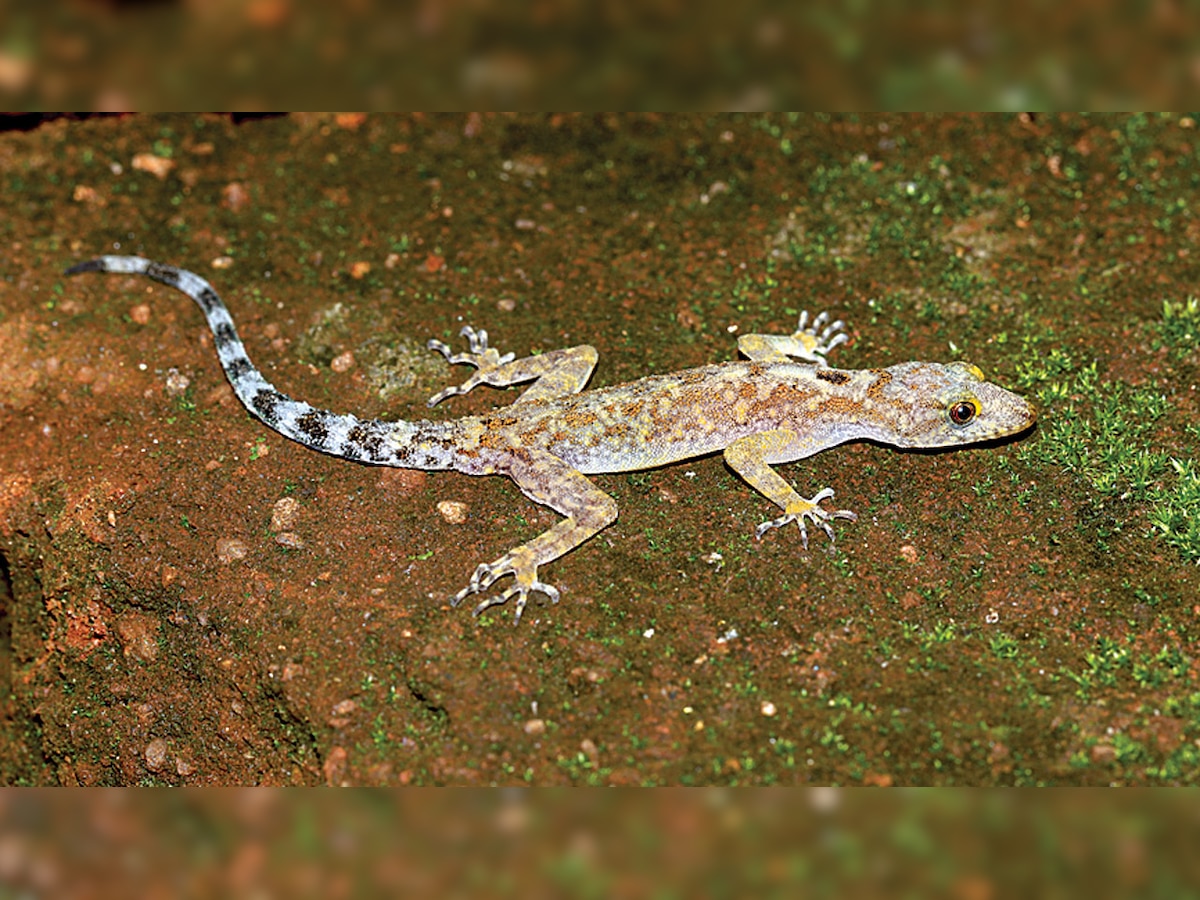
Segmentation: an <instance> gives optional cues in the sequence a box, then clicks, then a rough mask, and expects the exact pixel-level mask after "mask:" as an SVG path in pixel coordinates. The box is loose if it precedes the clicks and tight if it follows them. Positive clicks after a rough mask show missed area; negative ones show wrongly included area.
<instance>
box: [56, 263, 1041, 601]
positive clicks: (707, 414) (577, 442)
mask: <svg viewBox="0 0 1200 900" xmlns="http://www.w3.org/2000/svg"><path fill="white" fill-rule="evenodd" d="M81 272H113V273H123V274H137V275H145V276H147V277H149V278H151V279H153V280H155V281H158V282H161V283H162V284H165V285H168V286H170V287H173V288H176V289H178V290H180V291H182V292H183V293H184V294H186V295H187V296H189V297H191V298H192V300H194V301H195V302H196V304H197V305H198V306H199V307H200V309H201V311H202V312H203V313H204V317H205V319H206V320H207V322H208V327H209V328H210V329H211V330H212V335H213V341H214V345H215V348H216V351H217V357H218V359H219V360H220V363H221V367H222V368H223V369H224V372H225V375H226V377H227V378H228V379H229V383H230V385H231V386H232V387H233V392H234V394H236V395H237V398H238V399H239V400H240V401H241V402H242V404H243V405H244V406H245V407H246V409H247V410H248V411H249V413H250V414H251V415H253V416H254V417H255V418H257V419H259V420H260V421H262V422H263V423H264V424H265V425H267V426H268V427H270V428H272V429H274V430H275V431H276V432H278V433H279V434H281V435H283V436H284V437H286V438H288V439H290V440H293V441H296V442H297V443H299V444H302V445H303V446H305V447H309V448H311V449H313V450H318V451H321V452H323V453H327V454H331V455H333V456H336V457H340V458H343V459H348V460H353V461H355V462H360V463H365V464H368V465H376V466H396V467H399V468H406V469H422V470H426V471H444V470H453V471H457V472H462V473H465V474H468V475H506V476H508V477H509V478H511V479H512V480H513V482H514V483H515V484H516V485H517V487H518V488H519V489H520V490H521V492H522V493H523V494H524V495H525V496H526V497H528V498H529V499H530V500H532V501H533V502H534V503H538V504H541V505H543V506H547V507H549V508H550V509H552V510H554V511H555V512H557V513H559V514H560V515H561V516H563V518H562V519H561V520H560V521H558V522H557V523H556V524H554V525H553V526H552V527H551V528H549V529H548V530H546V531H545V532H543V533H542V534H539V535H538V536H536V537H535V538H533V539H532V540H530V541H528V542H526V543H523V544H520V545H519V546H517V547H514V548H513V549H511V550H509V551H508V552H507V553H504V554H503V555H501V556H500V557H499V558H497V559H495V560H493V561H492V562H488V563H483V564H481V565H480V566H479V567H478V568H477V569H476V570H475V572H474V574H472V576H471V578H470V581H469V582H468V583H467V586H466V587H465V588H463V589H462V590H461V591H459V592H458V593H457V594H456V595H455V596H454V597H453V599H452V600H451V606H453V607H457V606H458V605H459V604H460V603H462V601H463V600H465V599H466V598H467V597H470V596H471V595H473V594H480V593H483V594H485V595H486V594H487V593H488V592H489V590H490V589H491V587H492V585H494V584H495V583H496V582H498V581H499V580H500V579H502V578H505V577H506V576H509V575H511V576H512V577H513V583H512V584H511V585H509V586H508V587H506V588H505V589H504V590H502V591H499V592H498V593H495V594H493V595H491V596H485V597H484V598H483V599H482V600H480V601H479V602H478V603H477V604H476V606H475V608H474V614H475V615H476V616H478V615H479V614H481V613H482V612H483V611H484V610H486V609H489V608H491V607H493V606H498V605H501V604H504V603H507V602H508V601H509V600H511V599H512V598H513V597H516V598H517V599H516V603H515V606H514V613H513V623H514V624H516V623H518V622H520V620H521V614H522V613H523V612H524V610H525V607H526V604H527V603H528V601H529V598H530V595H531V594H534V593H540V594H544V595H545V596H546V597H548V598H549V599H550V600H551V601H552V602H554V603H557V602H558V600H559V590H558V588H557V587H555V586H554V585H552V584H549V583H547V582H545V581H542V580H541V576H540V574H539V570H540V569H541V568H542V567H544V566H546V565H547V564H548V563H551V562H553V561H554V560H556V559H558V558H559V557H561V556H563V555H564V554H566V553H569V552H570V551H571V550H573V549H575V548H576V547H578V546H579V545H580V544H582V543H583V542H584V541H586V540H588V539H589V538H591V537H593V536H594V535H596V534H597V533H599V532H600V531H602V530H603V529H605V528H607V527H608V526H609V525H611V524H612V523H613V522H614V521H615V520H616V518H617V504H616V501H615V500H613V498H612V497H610V496H609V495H608V494H607V493H605V492H604V491H603V490H601V489H600V488H598V487H597V486H596V485H595V484H594V483H593V482H592V481H591V480H590V479H589V478H588V476H589V475H597V474H602V473H616V472H631V471H637V470H642V469H650V468H656V467H659V466H664V465H668V464H670V463H675V462H679V461H681V460H686V459H691V458H693V457H698V456H705V455H708V454H713V453H718V452H720V453H722V454H723V455H724V458H725V462H726V463H728V464H729V467H730V468H732V469H733V470H734V471H735V472H737V474H738V475H740V476H741V477H742V478H743V479H744V480H745V481H746V482H747V483H749V484H750V485H751V487H753V488H755V489H756V490H757V491H758V492H759V493H760V494H762V495H763V496H764V497H766V498H767V499H768V500H770V501H771V502H772V503H774V504H775V505H776V506H778V507H779V508H780V509H781V510H782V515H780V516H778V517H777V518H774V519H770V520H768V521H765V522H763V523H762V524H760V525H759V526H758V527H757V528H756V529H755V532H754V533H755V537H756V538H761V537H762V536H763V535H764V534H765V533H766V532H768V531H769V530H771V529H773V528H781V527H783V526H784V525H787V524H790V523H795V524H796V525H797V526H799V531H800V541H801V544H802V546H803V547H804V549H805V550H807V549H808V529H807V527H806V525H805V522H806V520H807V521H808V522H810V523H812V524H813V525H814V526H816V527H820V528H821V529H822V530H823V531H824V532H825V533H826V534H827V535H828V537H829V539H830V541H831V542H832V541H833V539H834V531H833V528H832V526H831V520H834V519H846V520H849V521H853V520H855V519H857V516H856V515H855V514H854V513H853V512H852V511H850V510H847V509H837V510H833V509H826V508H825V507H824V506H822V504H823V503H824V502H825V501H827V500H832V499H833V497H834V492H833V489H832V488H829V487H825V488H822V489H821V490H819V491H817V492H816V493H815V494H814V495H813V496H811V497H803V496H801V495H800V494H799V493H797V492H796V490H795V489H794V488H793V487H792V486H791V485H790V484H789V483H788V482H787V481H786V480H784V479H783V478H782V477H781V476H780V475H779V474H778V473H777V472H776V471H775V470H774V469H772V468H771V467H772V466H773V465H777V464H780V463H788V462H794V461H796V460H800V459H804V458H806V457H809V456H812V455H813V454H816V453H819V452H821V451H822V450H828V449H829V448H831V447H834V446H836V445H838V444H842V443H845V442H847V441H855V440H871V441H877V442H880V443H883V444H888V445H892V446H895V447H900V448H915V447H919V448H937V447H957V446H962V445H965V444H974V443H978V442H980V441H988V440H993V439H997V438H1003V437H1008V436H1011V435H1015V434H1018V433H1020V432H1023V431H1025V430H1026V429H1028V428H1030V427H1031V426H1032V425H1033V424H1034V422H1035V420H1036V418H1037V414H1036V411H1035V410H1034V407H1033V406H1032V405H1030V403H1029V402H1028V401H1026V400H1025V399H1024V398H1022V397H1020V396H1018V395H1017V394H1014V393H1012V392H1010V391H1007V390H1005V389H1004V388H1001V387H999V386H997V385H995V384H992V383H991V382H989V381H987V380H986V379H985V377H984V374H983V372H982V371H980V370H979V369H978V368H977V367H976V366H974V365H971V364H970V363H967V362H949V363H932V362H903V363H900V364H898V365H894V366H889V367H887V368H878V369H836V368H831V367H830V366H829V364H828V362H827V361H826V356H827V355H828V354H829V352H830V351H831V350H833V349H834V348H835V347H837V346H838V345H839V344H843V343H846V342H847V341H848V340H849V338H848V335H847V332H846V328H845V323H844V322H842V321H841V320H836V321H830V317H829V315H828V314H827V313H824V312H823V313H820V314H819V315H817V316H815V317H814V318H813V319H812V320H811V322H810V321H809V318H808V313H807V311H805V312H803V313H802V314H801V315H800V321H799V324H798V326H797V328H796V331H795V332H793V333H792V334H790V335H773V334H746V335H742V336H741V337H739V338H738V342H737V345H738V349H739V350H740V351H741V353H742V354H743V355H744V356H745V357H746V359H744V360H737V361H731V362H723V363H716V364H712V365H706V366H700V367H698V368H694V369H685V370H682V371H678V372H672V373H670V374H659V375H650V376H648V377H646V378H642V379H639V380H637V381H632V382H628V383H626V384H616V385H609V386H606V387H599V388H593V389H592V390H587V391H585V390H584V387H585V385H586V384H587V382H588V380H589V379H590V378H591V375H592V371H593V369H595V367H596V362H597V360H598V358H599V355H598V354H597V352H596V350H595V349H594V348H593V347H591V346H587V345H582V346H578V347H569V348H565V349H560V350H551V351H548V352H545V353H541V354H539V355H535V356H528V357H524V358H522V359H516V358H515V354H513V353H504V354H501V353H500V352H499V351H498V350H496V349H494V348H492V347H489V346H488V335H487V332H486V331H484V330H482V329H479V330H476V329H474V328H472V327H471V326H470V325H466V326H464V327H463V328H462V331H461V335H460V336H461V337H464V338H466V342H467V351H466V352H462V353H454V352H453V351H452V350H451V348H450V347H449V346H447V345H446V344H445V343H443V342H442V341H438V340H430V341H429V342H428V348H429V349H430V350H432V351H436V352H437V353H440V354H441V355H442V356H444V357H445V358H446V360H447V362H448V363H449V364H451V365H467V366H471V367H473V368H474V370H475V371H474V372H473V373H471V375H470V376H469V377H468V378H467V379H466V380H465V381H463V382H462V383H460V384H458V385H455V386H451V387H447V388H445V389H444V390H442V391H439V392H438V393H437V394H435V395H434V396H433V397H431V398H430V399H429V401H428V402H429V406H431V407H432V406H436V405H437V404H438V403H440V402H442V401H443V400H445V399H447V398H449V397H453V396H458V395H462V394H466V393H467V392H468V391H471V390H472V389H474V388H475V387H478V386H479V385H481V384H486V385H490V386H492V387H496V388H505V387H509V386H510V385H516V384H523V383H525V382H533V383H532V384H531V385H530V386H529V387H528V388H526V389H525V391H524V392H523V393H522V394H520V395H519V396H518V397H517V398H516V400H514V401H513V402H512V403H511V404H509V405H508V406H501V407H498V408H496V409H494V410H492V411H491V412H488V413H485V414H483V415H475V416H464V417H462V418H458V419H453V420H449V421H430V420H419V421H406V420H395V421H385V420H382V419H360V418H358V417H357V416H354V415H350V414H345V413H335V412H331V411H329V410H324V409H318V408H316V407H313V406H311V405H309V404H308V403H305V402H303V401H302V400H295V399H293V398H292V397H289V396H288V395H287V394H285V393H283V392H282V391H280V390H279V389H277V388H276V387H275V386H274V385H273V384H271V383H270V382H269V381H267V379H266V378H265V377H263V374H262V373H261V372H260V371H259V370H258V368H257V367H256V366H255V365H254V364H253V363H252V362H251V361H250V358H249V356H248V355H247V353H246V348H245V346H244V345H243V343H242V341H241V338H239V336H238V333H237V329H236V328H235V327H234V324H233V319H232V317H231V316H230V314H229V310H228V309H227V308H226V306H225V304H224V302H222V300H221V298H220V297H218V296H217V292H216V291H215V290H214V289H213V287H212V285H211V284H209V283H208V282H207V281H206V280H205V279H204V278H202V277H200V276H199V275H196V274H195V273H193V272H189V271H187V270H185V269H180V268H177V267H175V266H171V265H165V264H163V263H157V262H153V261H151V260H148V259H144V258H142V257H139V256H101V257H98V258H96V259H92V260H89V261H87V262H82V263H79V264H77V265H73V266H71V267H70V268H68V269H67V270H66V272H65V273H64V274H67V275H75V274H78V273H81Z"/></svg>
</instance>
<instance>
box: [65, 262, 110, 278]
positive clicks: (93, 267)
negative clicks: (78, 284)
mask: <svg viewBox="0 0 1200 900" xmlns="http://www.w3.org/2000/svg"><path fill="white" fill-rule="evenodd" d="M103 271H104V261H103V260H100V259H89V260H88V261H87V262H81V263H76V264H75V265H73V266H71V268H69V269H64V270H63V274H64V275H78V274H79V273H80V272H103Z"/></svg>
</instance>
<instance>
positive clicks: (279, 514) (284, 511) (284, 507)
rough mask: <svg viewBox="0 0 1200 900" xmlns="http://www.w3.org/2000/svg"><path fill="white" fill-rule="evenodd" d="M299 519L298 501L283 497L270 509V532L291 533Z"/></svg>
mask: <svg viewBox="0 0 1200 900" xmlns="http://www.w3.org/2000/svg"><path fill="white" fill-rule="evenodd" d="M299 518H300V501H299V500H297V499H296V498H295V497H283V498H281V499H279V500H276V501H275V505H274V506H273V507H271V530H272V531H274V532H280V531H291V530H292V529H293V528H295V527H296V522H297V520H298V519H299Z"/></svg>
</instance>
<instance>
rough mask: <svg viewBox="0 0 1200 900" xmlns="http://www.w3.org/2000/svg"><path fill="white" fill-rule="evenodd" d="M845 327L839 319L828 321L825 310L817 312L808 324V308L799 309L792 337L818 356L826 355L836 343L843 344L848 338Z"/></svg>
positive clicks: (827, 314)
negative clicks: (798, 318)
mask: <svg viewBox="0 0 1200 900" xmlns="http://www.w3.org/2000/svg"><path fill="white" fill-rule="evenodd" d="M805 326H807V327H805ZM845 328H846V323H845V322H843V321H842V320H841V319H838V320H837V321H836V322H830V321H829V313H827V312H822V313H818V314H817V316H816V318H814V319H813V321H812V324H811V325H808V310H807V309H806V310H803V311H801V313H800V321H799V323H798V324H797V325H796V333H795V334H793V335H792V337H793V338H795V339H796V340H798V341H800V342H801V343H802V344H804V346H805V347H807V348H808V350H809V352H811V353H815V354H817V355H818V356H826V355H827V354H828V353H829V351H830V350H832V349H833V348H834V347H836V346H837V345H838V344H844V343H846V342H847V341H848V340H850V337H849V335H847V334H846V331H845Z"/></svg>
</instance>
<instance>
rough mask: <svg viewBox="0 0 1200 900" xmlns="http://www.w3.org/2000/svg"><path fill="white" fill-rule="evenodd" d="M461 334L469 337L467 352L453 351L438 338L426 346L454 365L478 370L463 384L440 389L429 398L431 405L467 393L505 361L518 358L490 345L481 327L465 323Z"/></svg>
mask: <svg viewBox="0 0 1200 900" xmlns="http://www.w3.org/2000/svg"><path fill="white" fill-rule="evenodd" d="M459 334H460V335H462V336H463V337H465V338H466V339H467V347H468V348H469V349H468V352H467V353H453V352H451V350H450V347H449V346H448V345H447V344H445V343H443V342H442V341H438V340H431V341H429V342H428V343H427V344H426V345H425V346H426V347H428V348H429V349H430V350H436V351H437V352H438V353H440V354H442V356H444V357H446V362H448V363H450V365H452V366H456V365H459V364H460V363H461V364H464V365H468V366H474V367H475V368H476V369H477V370H478V371H477V372H475V374H474V375H472V376H471V377H470V378H468V379H467V380H466V381H464V382H463V383H462V384H459V385H453V386H451V387H448V388H446V389H445V390H442V391H438V392H437V393H436V394H434V395H433V396H432V397H430V398H429V400H428V404H429V405H430V406H437V405H438V404H439V403H441V402H442V401H443V400H445V399H446V398H447V397H453V396H456V395H458V394H465V393H467V391H469V390H471V388H473V387H475V386H476V385H478V384H482V383H483V381H484V378H485V376H486V375H487V374H488V373H489V372H491V371H494V370H495V369H498V368H500V366H502V365H504V364H505V363H510V362H512V361H513V360H514V359H515V358H516V354H515V353H505V354H503V355H501V353H500V351H499V350H495V349H493V348H491V347H489V346H488V335H487V332H486V331H485V330H484V329H482V328H480V329H479V330H478V331H476V330H475V329H474V328H472V327H471V326H470V325H464V326H463V327H462V331H460V332H459Z"/></svg>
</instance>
